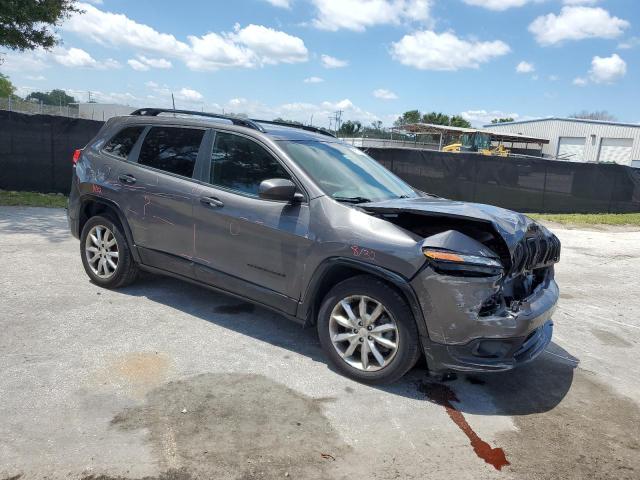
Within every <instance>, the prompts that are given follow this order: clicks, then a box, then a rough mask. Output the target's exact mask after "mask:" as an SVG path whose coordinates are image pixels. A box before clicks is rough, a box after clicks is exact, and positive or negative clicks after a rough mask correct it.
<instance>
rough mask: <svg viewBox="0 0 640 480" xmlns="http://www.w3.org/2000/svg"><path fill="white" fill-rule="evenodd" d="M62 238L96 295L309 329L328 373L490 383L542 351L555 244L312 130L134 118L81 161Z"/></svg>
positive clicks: (554, 290) (152, 112)
mask: <svg viewBox="0 0 640 480" xmlns="http://www.w3.org/2000/svg"><path fill="white" fill-rule="evenodd" d="M74 163H75V168H74V174H73V180H72V187H71V195H70V198H69V209H68V215H69V224H70V228H71V231H72V233H73V235H74V236H75V237H76V238H79V239H80V253H81V257H82V263H83V265H84V268H85V270H86V272H87V274H88V275H89V277H90V278H91V280H92V281H93V282H95V283H96V284H98V285H100V286H103V287H107V288H118V287H123V286H125V285H127V284H129V283H131V282H132V281H133V280H134V279H135V278H136V274H137V272H138V271H139V270H146V271H151V272H156V273H162V274H166V275H171V276H174V277H178V278H182V279H185V280H188V281H190V282H195V283H198V284H200V285H204V286H207V287H210V288H213V289H215V290H218V291H222V292H225V293H228V294H231V295H234V296H237V297H240V298H242V299H246V300H249V301H251V302H255V303H257V304H260V305H262V306H264V307H267V308H271V309H274V310H276V311H278V312H280V313H282V314H283V315H285V316H287V317H289V318H291V319H292V320H295V321H297V322H299V323H301V324H305V325H310V324H314V325H316V327H317V330H318V335H319V339H320V342H321V344H322V347H323V349H324V351H325V353H326V355H327V357H328V359H329V361H330V362H331V363H332V364H333V365H334V366H335V368H336V369H337V370H339V371H340V372H342V373H343V374H345V375H347V376H349V377H352V378H354V379H356V380H358V381H361V382H365V383H383V382H390V381H394V380H397V379H398V378H400V377H401V376H402V375H404V374H405V373H406V372H407V371H408V370H409V369H410V368H411V367H412V366H413V365H414V364H415V363H416V361H417V360H418V358H419V356H420V355H421V353H423V354H424V355H425V358H426V361H427V364H428V367H429V369H430V371H431V372H433V373H435V374H443V373H445V372H447V371H451V370H458V371H498V370H506V369H510V368H513V367H514V366H516V365H518V364H521V363H524V362H527V361H529V360H532V359H533V358H535V357H536V356H537V355H538V354H540V353H541V352H542V351H543V350H544V348H545V347H546V346H547V344H548V343H549V342H550V340H551V333H552V322H551V315H552V313H553V310H554V307H555V305H556V302H557V300H558V286H557V285H556V282H555V281H554V263H556V262H557V261H558V259H559V256H560V242H559V241H558V239H557V238H556V237H555V236H554V235H553V234H551V233H550V232H549V231H548V230H547V229H546V228H544V227H543V226H540V225H538V224H536V223H534V222H533V221H532V220H531V219H529V218H528V217H526V216H524V215H521V214H519V213H515V212H512V211H509V210H504V209H501V208H496V207H492V206H488V205H480V204H472V203H464V202H458V201H451V200H446V199H443V198H438V197H435V196H433V195H429V194H426V193H423V192H420V191H416V190H414V189H413V188H411V187H410V186H409V185H407V184H406V183H405V182H403V181H402V180H400V179H399V178H397V177H396V176H395V175H393V174H392V173H390V172H389V171H388V170H386V169H385V168H383V167H382V166H381V165H380V164H378V163H377V162H376V161H375V160H373V159H371V158H370V157H369V156H367V155H366V154H365V153H363V152H362V151H360V150H358V149H356V148H353V147H351V146H348V145H346V144H345V143H343V142H341V141H340V140H338V139H337V138H335V137H333V136H332V135H330V134H328V133H326V132H323V131H321V130H318V129H314V128H311V127H302V126H301V127H294V126H285V125H282V124H278V123H275V122H266V121H258V120H248V119H240V118H233V117H223V116H218V115H213V114H201V113H199V112H188V111H172V110H169V111H167V110H161V109H143V110H138V111H136V112H134V113H133V114H132V115H130V116H126V117H119V118H114V119H111V120H109V121H108V122H107V123H106V124H105V125H104V127H103V128H102V129H101V130H100V132H99V133H98V135H97V136H96V138H95V139H93V140H92V141H91V142H90V143H89V144H88V145H87V146H86V147H85V148H84V149H82V150H78V151H76V152H75V154H74Z"/></svg>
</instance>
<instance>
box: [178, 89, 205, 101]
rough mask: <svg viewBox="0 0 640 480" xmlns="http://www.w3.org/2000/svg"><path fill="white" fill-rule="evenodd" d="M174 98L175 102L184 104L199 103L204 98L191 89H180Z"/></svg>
mask: <svg viewBox="0 0 640 480" xmlns="http://www.w3.org/2000/svg"><path fill="white" fill-rule="evenodd" d="M175 98H176V99H177V100H182V101H185V102H191V103H195V102H200V101H202V99H203V98H204V96H203V95H202V94H201V93H200V92H198V91H197V90H193V89H191V88H181V89H180V90H179V91H178V92H177V93H176V94H175Z"/></svg>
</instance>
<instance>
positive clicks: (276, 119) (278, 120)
mask: <svg viewBox="0 0 640 480" xmlns="http://www.w3.org/2000/svg"><path fill="white" fill-rule="evenodd" d="M273 121H274V122H279V123H289V124H291V125H303V123H302V122H298V121H297V120H287V119H285V118H282V117H278V118H274V119H273Z"/></svg>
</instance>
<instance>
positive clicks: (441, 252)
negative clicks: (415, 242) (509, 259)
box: [422, 247, 504, 277]
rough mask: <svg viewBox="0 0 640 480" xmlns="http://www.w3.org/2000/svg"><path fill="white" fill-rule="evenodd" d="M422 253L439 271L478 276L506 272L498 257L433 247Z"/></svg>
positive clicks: (456, 274) (449, 273)
mask: <svg viewBox="0 0 640 480" xmlns="http://www.w3.org/2000/svg"><path fill="white" fill-rule="evenodd" d="M422 253H423V255H424V256H425V257H426V258H427V261H428V262H429V264H430V265H431V266H432V267H433V268H434V270H436V271H437V272H438V273H443V274H447V275H455V276H476V277H494V276H501V275H503V274H504V265H502V262H500V260H499V259H498V258H493V257H486V256H483V255H471V254H468V253H462V252H456V251H453V250H447V249H444V248H431V247H425V248H423V249H422Z"/></svg>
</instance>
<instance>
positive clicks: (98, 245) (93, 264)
mask: <svg viewBox="0 0 640 480" xmlns="http://www.w3.org/2000/svg"><path fill="white" fill-rule="evenodd" d="M84 251H85V255H86V257H87V263H88V264H89V268H90V269H91V271H92V272H93V273H94V274H95V275H96V276H97V277H98V278H101V279H103V280H107V279H109V278H111V277H112V276H113V275H114V274H115V273H116V270H117V269H118V257H119V249H118V241H117V240H116V237H115V235H114V234H113V232H112V231H111V230H110V229H109V228H108V227H106V226H104V225H96V226H95V227H93V228H92V229H91V230H90V231H89V234H88V235H87V239H86V241H85V249H84Z"/></svg>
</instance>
